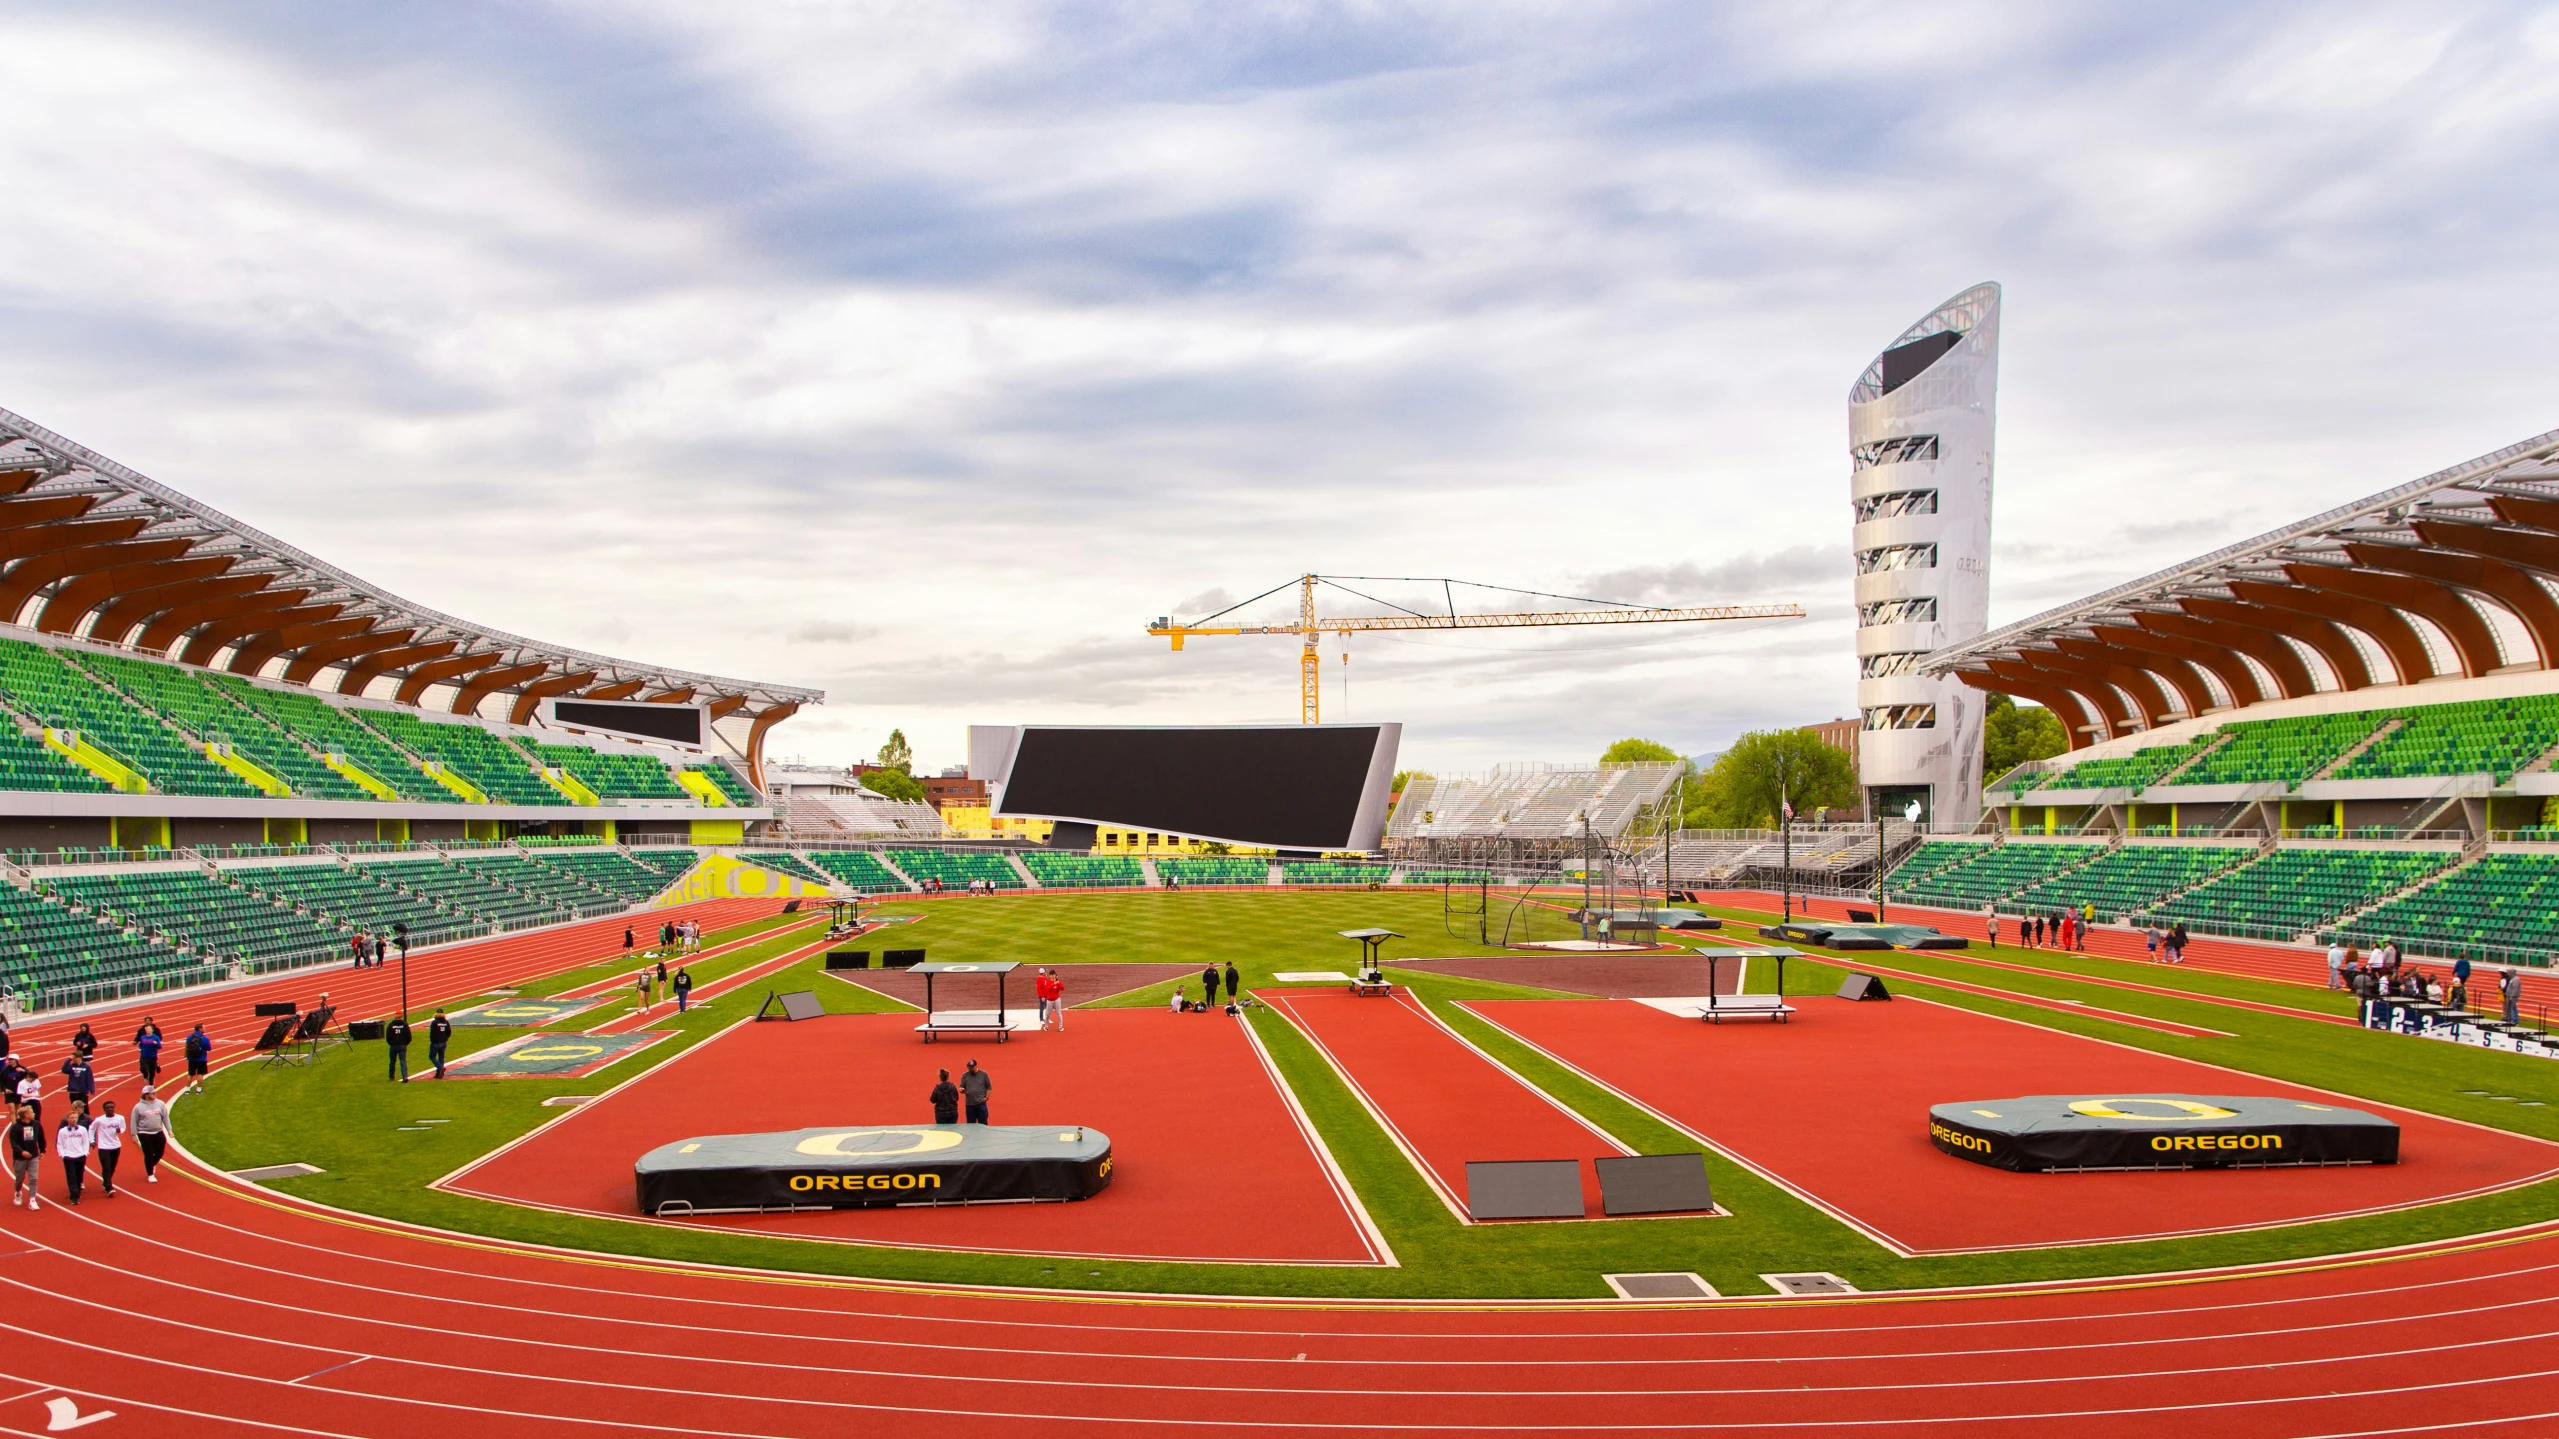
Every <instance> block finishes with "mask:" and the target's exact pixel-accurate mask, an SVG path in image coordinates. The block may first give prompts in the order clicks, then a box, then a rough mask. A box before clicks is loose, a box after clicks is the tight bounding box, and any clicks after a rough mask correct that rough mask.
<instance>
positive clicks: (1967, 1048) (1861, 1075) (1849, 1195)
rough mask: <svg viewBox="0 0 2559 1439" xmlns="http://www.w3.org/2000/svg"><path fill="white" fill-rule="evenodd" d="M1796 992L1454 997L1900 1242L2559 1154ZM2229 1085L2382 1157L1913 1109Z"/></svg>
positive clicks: (2459, 1175) (2174, 1218)
mask: <svg viewBox="0 0 2559 1439" xmlns="http://www.w3.org/2000/svg"><path fill="white" fill-rule="evenodd" d="M1794 1003H1795V1005H1796V1006H1797V1009H1798V1010H1799V1012H1798V1013H1797V1015H1796V1016H1795V1022H1794V1023H1792V1024H1789V1025H1773V1024H1771V1025H1730V1024H1728V1025H1722V1026H1708V1025H1703V1024H1699V1023H1698V1022H1697V1021H1696V1020H1694V1019H1680V1018H1676V1017H1674V1016H1671V1015H1667V1014H1663V1013H1661V1012H1660V1011H1658V1010H1655V1009H1649V1008H1647V1007H1645V1006H1644V1005H1641V1004H1637V1003H1635V1002H1633V1001H1631V1000H1606V999H1603V1000H1588V999H1581V1000H1473V1001H1469V1002H1467V1004H1466V1008H1467V1009H1468V1010H1470V1011H1472V1012H1473V1013H1475V1014H1477V1015H1480V1016H1482V1017H1483V1018H1485V1019H1487V1020H1489V1021H1491V1022H1492V1023H1494V1024H1496V1025H1499V1026H1500V1027H1501V1028H1503V1029H1504V1030H1507V1031H1508V1032H1509V1033H1511V1034H1512V1035H1514V1036H1516V1037H1517V1038H1519V1039H1520V1040H1521V1041H1522V1042H1524V1043H1527V1044H1530V1045H1533V1046H1535V1047H1536V1048H1538V1049H1540V1050H1543V1051H1544V1052H1546V1053H1547V1054H1549V1055H1551V1056H1553V1057H1554V1058H1556V1059H1557V1060H1559V1061H1561V1062H1562V1063H1564V1064H1567V1065H1570V1066H1572V1067H1573V1068H1574V1069H1577V1070H1579V1071H1580V1072H1581V1073H1583V1074H1584V1075H1587V1076H1588V1077H1590V1078H1591V1079H1592V1080H1594V1081H1596V1082H1597V1083H1600V1084H1602V1085H1605V1086H1607V1087H1608V1088H1610V1089H1612V1090H1615V1091H1616V1092H1617V1093H1619V1094H1621V1095H1623V1096H1625V1097H1626V1098H1628V1099H1630V1100H1632V1101H1634V1102H1635V1103H1637V1104H1641V1105H1643V1106H1644V1107H1646V1108H1648V1109H1650V1110H1652V1111H1653V1112H1654V1113H1655V1114H1657V1115H1659V1116H1661V1117H1662V1118H1663V1119H1665V1120H1666V1121H1668V1122H1670V1123H1672V1124H1675V1125H1678V1126H1679V1127H1680V1128H1682V1129H1685V1130H1687V1131H1688V1132H1689V1133H1691V1134H1694V1135H1696V1136H1697V1137H1698V1138H1699V1139H1700V1140H1701V1141H1703V1142H1704V1143H1706V1144H1707V1145H1709V1146H1711V1147H1713V1148H1715V1149H1718V1150H1721V1151H1723V1152H1724V1153H1725V1154H1727V1155H1730V1156H1731V1157H1732V1158H1733V1159H1735V1160H1736V1161H1738V1162H1740V1163H1742V1164H1745V1165H1748V1166H1749V1167H1750V1168H1752V1169H1753V1170H1755V1171H1757V1172H1758V1173H1760V1174H1762V1175H1764V1176H1766V1177H1767V1178H1769V1179H1770V1180H1772V1181H1774V1182H1775V1183H1778V1184H1781V1185H1784V1186H1785V1187H1787V1188H1788V1189H1790V1190H1792V1191H1794V1193H1795V1194H1797V1195H1798V1196H1800V1197H1801V1198H1803V1199H1804V1200H1805V1201H1807V1202H1809V1203H1811V1204H1814V1205H1816V1206H1818V1207H1820V1208H1822V1209H1824V1210H1827V1211H1828V1212H1829V1213H1831V1214H1832V1215H1833V1216H1835V1217H1837V1218H1838V1219H1840V1220H1841V1221H1843V1222H1845V1223H1847V1224H1850V1225H1853V1226H1855V1227H1856V1228H1858V1229H1860V1230H1862V1231H1863V1232H1865V1233H1866V1234H1868V1235H1869V1236H1871V1237H1873V1238H1874V1239H1875V1240H1876V1241H1877V1242H1878V1243H1881V1244H1885V1245H1887V1246H1890V1247H1891V1248H1893V1249H1896V1250H1898V1251H1900V1252H1902V1253H1905V1254H1955V1253H1972V1252H1981V1251H1988V1250H1999V1249H2028V1248H2041V1247H2047V1246H2056V1245H2072V1244H2105V1243H2112V1242H2116V1241H2121V1240H2134V1239H2162V1238H2169V1237H2172V1236H2177V1235H2188V1234H2212V1233H2223V1232H2228V1231H2231V1230H2240V1229H2257V1228H2263V1227H2267V1226H2271V1225H2280V1224H2300V1223H2306V1222H2309V1221H2312V1220H2320V1219H2337V1218H2343V1217H2345V1216H2348V1215H2354V1214H2370V1213H2376V1212H2380V1211H2385V1210H2391V1209H2400V1208H2405V1207H2408V1206H2411V1205H2419V1204H2432V1203H2436V1202H2439V1201H2442V1200H2448V1199H2458V1198H2462V1197H2466V1196H2469V1195H2475V1194H2483V1193H2487V1192H2490V1191H2492V1190H2499V1189H2506V1188H2511V1187H2514V1186H2518V1185H2523V1184H2529V1183H2532V1182H2534V1181H2536V1180H2541V1179H2546V1178H2550V1177H2552V1176H2554V1175H2559V1145H2553V1144H2549V1143H2546V1142H2544V1141H2542V1140H2538V1139H2533V1138H2530V1137H2528V1136H2525V1135H2520V1134H2509V1133H2506V1132H2504V1131H2501V1130H2494V1129H2487V1128H2484V1127H2481V1126H2478V1125H2472V1124H2464V1123H2462V1122H2460V1121H2458V1120H2451V1119H2444V1118H2440V1117H2438V1116H2435V1115H2430V1114H2420V1113H2418V1112H2416V1111H2414V1110H2405V1109H2398V1108H2395V1107H2392V1106H2389V1105H2382V1104H2374V1103H2372V1102H2370V1101H2368V1100H2363V1099H2353V1098H2347V1097H2344V1096H2340V1095H2334V1094H2329V1093H2326V1092H2324V1091H2321V1090H2315V1089H2310V1088H2306V1087H2303V1086H2299V1085H2290V1084H2283V1083H2280V1082H2278V1081H2274V1080H2269V1079H2266V1078H2264V1077H2262V1076H2259V1075H2253V1074H2243V1073H2241V1072H2239V1071H2236V1070H2230V1069H2224V1068H2221V1067H2219V1066H2217V1065H2210V1064H2199V1063H2196V1062H2194V1061H2192V1060H2185V1059H2178V1058H2174V1057H2172V1056H2169V1055H2164V1054H2157V1053H2153V1052H2151V1051H2149V1050H2142V1049H2134V1048H2131V1047H2129V1046H2126V1045H2119V1044H2109V1043H2106V1042H2105V1041H2102V1040H2095V1039H2084V1038H2082V1037H2080V1036H2078V1035H2075V1034H2065V1033H2063V1032H2061V1031H2060V1030H2055V1029H2046V1028H2044V1027H2042V1026H2040V1025H2035V1024H2028V1023H2024V1022H2021V1021H2017V1020H2009V1019H2001V1018H1998V1017H1996V1016H1993V1015H1987V1014H1981V1013H1977V1012H1975V1011H1972V1010H1967V1009H1957V1008H1954V1007H1952V1006H1950V1005H1943V1004H1932V1003H1929V1002H1927V1001H1924V1000H1914V999H1898V1000H1896V1001H1894V1002H1893V1003H1891V1004H1858V1003H1854V1002H1852V1001H1849V1000H1844V999H1829V998H1820V997H1808V998H1799V999H1796V1000H1795V1001H1794ZM2233 1090H2243V1091H2246V1092H2250V1093H2254V1094H2257V1095H2260V1096H2264V1097H2266V1098H2268V1099H2276V1100H2294V1101H2300V1102H2305V1103H2310V1104H2330V1105H2350V1106H2352V1107H2354V1108H2357V1109H2362V1110H2366V1111H2369V1112H2371V1113H2373V1114H2377V1115H2380V1116H2381V1117H2383V1118H2385V1119H2388V1120H2391V1121H2392V1122H2394V1123H2396V1124H2397V1125H2398V1126H2399V1130H2400V1146H2399V1162H2398V1163H2397V1164H2373V1165H2356V1166H2353V1167H2350V1168H2324V1169H2323V1168H2312V1167H2293V1168H2248V1169H2242V1168H2215V1169H2174V1170H2162V1171H2098V1172H2085V1173H2068V1174H2019V1173H2014V1172H2011V1171H2008V1170H2003V1169H1993V1168H1991V1167H1989V1166H1987V1165H1982V1164H1967V1163H1964V1162H1963V1161H1961V1160H1957V1159H1954V1158H1950V1157H1949V1156H1947V1155H1945V1154H1943V1153H1940V1152H1939V1151H1938V1149H1937V1147H1936V1145H1935V1144H1934V1143H1933V1142H1932V1141H1931V1140H1930V1138H1929V1135H1928V1125H1927V1123H1926V1116H1925V1115H1924V1113H1923V1112H1922V1111H1924V1110H1926V1109H1927V1108H1928V1107H1929V1106H1930V1105H1932V1104H1945V1103H1953V1102H1955V1101H1957V1100H1960V1099H1962V1098H1963V1097H1965V1096H1968V1095H1976V1094H2003V1095H2005V1094H2038V1093H2041V1094H2063V1095H2092V1096H2116V1097H2121V1096H2129V1095H2141V1094H2175V1095H2189V1094H2195V1095H2214V1094H2228V1093H2230V1092H2231V1091H2233ZM1989 1107H1991V1108H1994V1109H1995V1108H1997V1107H1998V1106H1997V1105H1995V1104H1994V1105H1991V1106H1989Z"/></svg>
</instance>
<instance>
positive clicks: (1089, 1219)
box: [442, 1008, 1600, 1264]
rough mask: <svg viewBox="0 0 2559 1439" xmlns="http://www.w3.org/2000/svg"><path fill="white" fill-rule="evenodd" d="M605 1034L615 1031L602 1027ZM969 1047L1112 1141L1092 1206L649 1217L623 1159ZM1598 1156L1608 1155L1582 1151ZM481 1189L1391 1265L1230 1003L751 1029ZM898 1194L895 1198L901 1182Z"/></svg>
mask: <svg viewBox="0 0 2559 1439" xmlns="http://www.w3.org/2000/svg"><path fill="white" fill-rule="evenodd" d="M595 1037H596V1038H604V1037H605V1036H601V1035H599V1036H595ZM970 1059H975V1060H977V1062H978V1063H979V1065H980V1066H982V1067H983V1068H985V1069H986V1070H987V1072H988V1074H989V1076H990V1077H991V1078H992V1079H993V1081H994V1092H993V1094H992V1095H991V1096H990V1107H991V1109H992V1111H993V1113H992V1114H991V1115H990V1116H989V1117H990V1118H992V1119H993V1120H995V1121H996V1122H997V1123H998V1124H1019V1125H1038V1126H1043V1127H1045V1128H1047V1129H1050V1130H1052V1131H1054V1132H1065V1131H1071V1130H1073V1129H1074V1128H1075V1127H1076V1126H1078V1125H1084V1126H1087V1127H1088V1132H1089V1131H1096V1130H1097V1131H1099V1132H1101V1133H1103V1134H1107V1135H1109V1136H1110V1141H1111V1187H1110V1192H1109V1193H1107V1194H1105V1195H1103V1196H1102V1197H1101V1198H1100V1199H1098V1200H1096V1201H1095V1202H1093V1203H1090V1204H975V1205H943V1206H940V1207H935V1206H931V1205H902V1206H895V1207H888V1208H878V1209H804V1210H799V1211H796V1212H786V1213H770V1214H715V1215H706V1216H702V1217H698V1218H693V1219H683V1220H677V1219H671V1218H670V1219H664V1220H658V1219H644V1218H641V1217H640V1216H638V1215H636V1214H634V1213H633V1212H632V1198H633V1196H632V1164H633V1163H634V1162H635V1161H636V1160H638V1159H639V1157H640V1156H641V1155H643V1154H646V1153H648V1152H649V1151H651V1150H653V1149H657V1148H659V1147H660V1146H662V1145H667V1144H676V1143H681V1142H682V1141H685V1140H687V1139H691V1138H693V1137H696V1136H699V1135H704V1134H725V1133H732V1132H735V1131H737V1130H738V1129H740V1128H742V1127H743V1126H742V1125H741V1123H740V1121H741V1120H742V1119H745V1118H746V1117H747V1116H750V1115H751V1116H752V1119H751V1121H749V1122H751V1123H753V1124H754V1125H756V1126H758V1127H759V1128H770V1129H772V1130H775V1131H784V1130H801V1129H810V1130H815V1129H825V1130H827V1131H829V1132H847V1131H850V1130H852V1129H854V1128H855V1126H853V1125H849V1124H847V1123H845V1120H846V1117H847V1116H854V1115H858V1116H861V1117H863V1118H865V1119H869V1120H874V1121H890V1122H894V1121H897V1120H901V1119H903V1120H905V1121H906V1122H908V1123H910V1124H914V1125H917V1126H919V1127H926V1126H925V1121H928V1120H930V1119H931V1118H932V1114H933V1111H932V1105H931V1102H930V1094H931V1091H932V1088H933V1083H934V1077H935V1074H936V1072H937V1071H939V1070H942V1069H948V1070H950V1071H951V1073H953V1074H954V1075H956V1074H959V1073H960V1072H961V1071H962V1069H963V1068H964V1067H965V1065H966V1063H967V1061H969V1060H970ZM1592 1152H1600V1151H1592ZM442 1187H444V1188H447V1189H451V1190H456V1191H459V1192H462V1193H466V1194H472V1195H476V1196H479V1197H481V1198H485V1199H496V1200H502V1201H505V1202H509V1203H515V1204H528V1205H535V1206H540V1207H543V1208H548V1209H555V1210H562V1211H568V1212H573V1213H580V1214H592V1215H597V1216H600V1217H604V1218H609V1219H615V1220H618V1221H621V1222H624V1223H629V1224H675V1225H682V1226H685V1227H688V1228H692V1227H699V1228H719V1229H726V1230H734V1231H738V1232H743V1233H751V1234H759V1235H771V1236H778V1237H785V1238H793V1239H803V1240H818V1241H832V1242H836V1243H847V1244H879V1245H895V1246H901V1247H909V1248H917V1249H956V1250H978V1251H985V1252H992V1253H1006V1254H1045V1255H1060V1256H1072V1257H1077V1258H1096V1259H1109V1258H1116V1259H1151V1260H1173V1261H1183V1260H1195V1261H1202V1262H1233V1263H1245V1264H1381V1263H1392V1262H1393V1257H1392V1255H1391V1253H1390V1252H1389V1251H1388V1250H1387V1249H1386V1248H1385V1245H1384V1242H1383V1241H1382V1240H1380V1239H1378V1238H1377V1237H1376V1231H1375V1229H1374V1227H1373V1226H1372V1225H1371V1224H1370V1222H1369V1220H1368V1216H1367V1214H1366V1213H1365V1211H1363V1210H1361V1209H1360V1208H1359V1207H1358V1201H1357V1199H1356V1197H1355V1196H1354V1195H1353V1194H1352V1192H1351V1189H1350V1187H1349V1185H1348V1184H1347V1183H1345V1182H1344V1181H1343V1180H1342V1178H1341V1175H1340V1171H1339V1170H1338V1169H1337V1168H1336V1167H1335V1166H1334V1164H1333V1160H1332V1157H1331V1156H1330V1155H1329V1154H1328V1153H1326V1152H1325V1151H1324V1150H1323V1149H1322V1148H1321V1147H1320V1146H1319V1145H1318V1144H1317V1142H1316V1140H1315V1137H1314V1132H1313V1130H1312V1128H1311V1127H1310V1126H1308V1125H1306V1123H1305V1122H1304V1120H1303V1118H1302V1116H1301V1115H1300V1114H1299V1113H1298V1111H1297V1108H1296V1106H1295V1105H1294V1104H1293V1103H1292V1102H1291V1100H1290V1099H1289V1097H1288V1096H1287V1095H1286V1093H1285V1092H1283V1091H1282V1090H1281V1089H1280V1087H1279V1086H1278V1083H1277V1082H1276V1080H1275V1078H1274V1076H1273V1074H1272V1072H1271V1069H1270V1067H1269V1063H1268V1061H1267V1060H1266V1059H1265V1058H1264V1057H1263V1053H1262V1050H1261V1049H1260V1047H1259V1046H1258V1045H1257V1044H1256V1043H1255V1042H1254V1039H1253V1035H1252V1032H1251V1031H1250V1030H1249V1029H1248V1027H1247V1025H1246V1024H1245V1023H1243V1022H1239V1021H1238V1020H1235V1019H1231V1018H1229V1017H1227V1016H1225V1015H1222V1014H1170V1013H1167V1012H1165V1011H1163V1010H1158V1009H1152V1008H1148V1009H1087V1010H1079V1011H1077V1012H1076V1013H1075V1016H1074V1018H1073V1019H1072V1020H1071V1021H1070V1022H1069V1023H1068V1024H1067V1026H1066V1028H1065V1029H1063V1030H1058V1031H1053V1032H1050V1033H1047V1034H1042V1035H1039V1036H1038V1037H1037V1042H1036V1043H1033V1042H1031V1040H1030V1038H1029V1037H1028V1036H1025V1037H1023V1042H1021V1043H1018V1044H1006V1045H998V1044H996V1043H995V1042H994V1041H993V1038H992V1036H988V1037H984V1038H977V1037H971V1036H966V1035H950V1036H946V1037H945V1038H943V1040H942V1041H941V1042H940V1043H938V1044H934V1045H932V1046H930V1047H927V1046H925V1045H922V1044H919V1043H917V1042H916V1038H915V1016H914V1015H912V1014H839V1015H829V1016H828V1017H826V1018H824V1019H816V1020H810V1021H808V1022H807V1023H804V1024H749V1023H741V1024H739V1025H737V1026H735V1027H733V1028H731V1029H729V1030H728V1031H727V1032H726V1033H724V1034H722V1035H720V1036H719V1037H717V1038H714V1039H711V1040H708V1041H706V1042H704V1043H701V1044H697V1045H695V1046H693V1047H692V1048H690V1049H687V1050H686V1051H684V1053H682V1054H680V1055H678V1056H676V1057H675V1058H674V1059H672V1060H669V1061H668V1062H667V1063H665V1064H662V1065H659V1066H658V1067H657V1068H655V1069H653V1070H651V1071H650V1072H649V1073H648V1074H646V1075H644V1076H642V1077H641V1078H639V1079H637V1080H635V1081H633V1082H631V1083H629V1084H626V1085H623V1086H621V1087H620V1088H618V1089H615V1090H613V1091H611V1092H610V1093H607V1094H605V1095H604V1096H602V1097H601V1098H598V1099H596V1100H595V1101H594V1102H592V1103H589V1104H584V1105H580V1106H579V1107H577V1108H576V1109H573V1110H570V1111H568V1113H567V1115H566V1116H565V1117H563V1118H561V1119H559V1120H557V1121H555V1122H554V1123H552V1124H550V1125H549V1126H547V1127H545V1128H542V1129H538V1130H536V1131H534V1132H533V1133H532V1134H531V1135H529V1136H527V1137H526V1138H525V1139H524V1140H522V1141H521V1142H519V1143H516V1144H514V1145H511V1146H509V1147H507V1148H505V1149H502V1150H500V1151H498V1152H497V1153H495V1154H492V1155H490V1156H488V1157H487V1158H485V1159H483V1160H481V1161H480V1162H479V1163H478V1164H475V1165H473V1166H471V1167H469V1168H467V1169H465V1170H464V1171H462V1172H461V1173H459V1174H456V1175H453V1176H452V1177H451V1178H449V1179H447V1180H445V1181H444V1183H443V1185H442ZM894 1192H895V1191H894V1190H892V1191H891V1193H894Z"/></svg>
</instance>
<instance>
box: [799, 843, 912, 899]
mask: <svg viewBox="0 0 2559 1439" xmlns="http://www.w3.org/2000/svg"><path fill="white" fill-rule="evenodd" d="M808 860H809V863H811V864H813V865H815V866H817V867H818V868H819V869H822V870H825V871H826V872H827V874H829V875H830V876H832V877H833V878H832V882H833V883H836V884H840V885H844V886H846V887H848V888H851V889H857V890H860V891H861V892H862V893H864V894H904V893H906V881H905V880H902V879H900V878H898V877H897V875H896V873H895V872H894V871H892V870H891V869H890V868H889V867H888V866H887V865H885V864H882V863H881V862H880V857H879V856H878V855H875V854H873V853H871V852H870V851H869V850H866V849H814V850H810V851H809V852H808Z"/></svg>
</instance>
